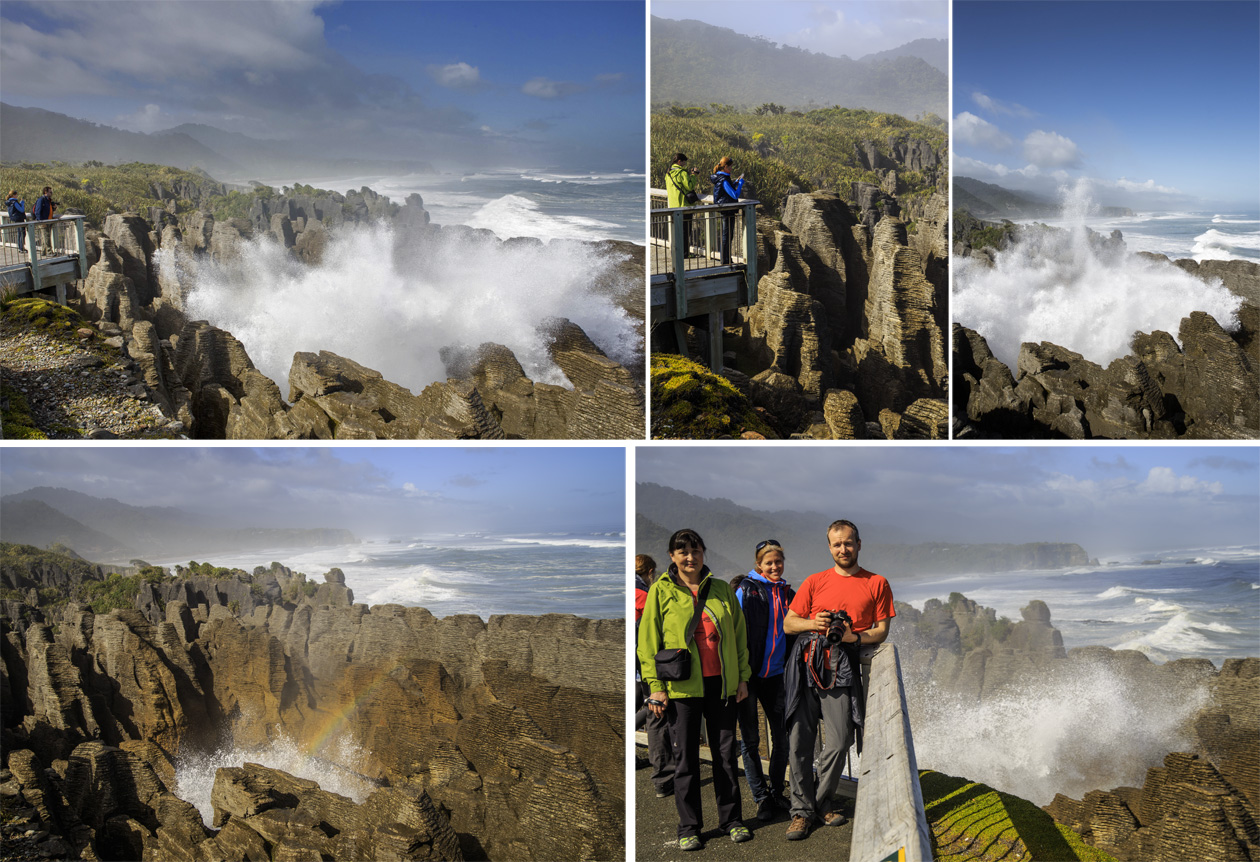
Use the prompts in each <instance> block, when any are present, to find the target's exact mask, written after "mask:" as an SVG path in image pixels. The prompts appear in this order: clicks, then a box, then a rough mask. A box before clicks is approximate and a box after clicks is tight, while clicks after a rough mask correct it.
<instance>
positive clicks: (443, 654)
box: [0, 566, 625, 860]
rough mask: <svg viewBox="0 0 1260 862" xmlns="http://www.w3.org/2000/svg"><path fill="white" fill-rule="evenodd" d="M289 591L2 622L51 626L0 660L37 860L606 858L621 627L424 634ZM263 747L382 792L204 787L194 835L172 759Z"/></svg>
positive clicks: (619, 774) (234, 782)
mask: <svg viewBox="0 0 1260 862" xmlns="http://www.w3.org/2000/svg"><path fill="white" fill-rule="evenodd" d="M32 578H38V573H37V572H33V571H32V572H26V573H24V574H23V578H22V582H23V583H27V582H30V581H31V579H32ZM303 581H304V579H303V578H302V576H300V575H296V574H295V573H292V572H290V571H289V570H288V569H285V568H284V567H283V566H272V567H271V568H270V569H262V568H260V569H258V570H256V572H255V574H254V575H253V576H252V578H250V577H246V576H244V575H243V574H240V573H238V576H237V577H234V578H210V577H205V576H198V577H191V578H184V579H180V580H177V581H175V582H173V583H163V584H157V585H148V588H147V589H145V590H142V591H141V594H140V598H139V606H138V607H137V608H136V609H134V610H127V611H120V610H115V611H111V612H110V613H108V614H99V615H97V614H92V613H90V612H88V611H86V610H85V609H83V608H82V607H80V606H76V605H73V604H71V605H66V606H62V607H61V608H59V609H58V610H56V611H55V612H52V611H47V610H40V609H30V608H27V609H25V610H22V609H20V608H11V607H8V606H6V607H5V615H6V619H8V620H13V619H21V618H23V617H24V615H25V614H33V615H34V616H35V617H37V618H43V617H44V616H45V614H48V613H53V614H54V617H53V618H49V619H43V620H42V621H40V622H36V623H35V624H33V625H30V626H28V627H27V628H26V629H15V628H13V627H12V625H6V630H5V634H4V638H3V640H2V641H0V660H2V661H0V670H2V671H3V673H2V674H0V680H2V681H3V684H4V689H3V691H4V710H3V726H2V727H0V738H2V739H3V743H4V745H3V748H4V757H5V765H7V768H8V770H9V773H10V774H11V775H12V776H14V777H15V781H16V784H15V785H14V786H13V792H14V793H16V794H17V795H18V796H19V797H20V798H21V800H23V803H22V804H24V805H28V806H32V807H33V808H34V809H35V814H34V815H33V816H35V817H36V818H37V821H38V823H37V826H38V827H39V828H40V829H44V830H47V832H49V833H51V836H52V838H55V839H56V841H58V842H60V844H58V845H57V846H58V847H59V848H61V847H63V845H64V854H63V851H62V850H61V849H58V850H56V851H54V852H53V855H64V856H66V857H67V858H69V857H73V858H79V857H80V855H81V854H85V853H95V854H96V856H95V857H92V856H83V858H127V859H145V860H166V859H189V860H193V859H196V860H215V859H224V860H227V859H242V858H272V859H276V858H321V856H322V857H323V858H337V859H384V858H397V859H452V858H461V857H464V858H510V859H525V860H528V859H540V860H541V859H577V858H590V859H607V858H620V856H621V855H622V854H623V853H624V828H625V809H624V758H623V751H624V741H625V726H624V716H623V704H624V699H623V693H622V690H621V685H620V683H619V682H617V683H616V684H613V683H614V682H616V681H618V680H620V679H621V677H622V668H623V666H624V644H625V624H624V621H622V620H588V619H580V618H577V617H572V616H564V615H547V616H541V617H518V616H503V617H495V618H493V619H491V620H490V621H489V622H488V623H487V622H483V621H482V620H481V619H479V618H477V617H473V616H454V617H449V618H446V619H437V618H435V617H434V616H433V615H432V614H430V613H429V612H428V611H426V610H424V609H422V608H404V607H400V606H397V605H384V606H378V607H372V608H369V607H367V606H365V605H362V604H354V597H353V595H352V594H351V592H350V590H349V589H348V588H347V587H346V586H345V578H344V575H342V574H341V573H340V572H339V571H336V570H333V571H330V572H329V573H328V574H327V575H326V577H325V582H324V583H323V584H320V585H319V586H318V588H316V589H313V590H312V589H304V588H303V587H306V586H308V585H306V584H304V583H303ZM14 582H15V583H16V582H17V581H16V580H15V581H14ZM50 623H55V624H56V625H55V634H54V628H53V627H52V626H51V625H50ZM574 656H580V657H581V659H580V661H575V660H574ZM281 737H283V738H285V739H287V740H291V741H292V742H293V744H296V745H299V746H301V747H303V748H304V749H305V750H306V751H307V752H308V753H309V754H311V755H312V756H315V757H323V758H328V759H332V760H337V759H338V758H339V757H341V756H342V755H341V754H339V752H342V751H345V750H346V749H345V748H343V747H342V744H343V743H344V744H348V745H349V746H350V749H351V750H356V751H358V752H360V755H359V757H358V758H357V759H356V761H355V762H353V763H347V764H345V766H347V767H348V768H351V769H353V770H355V771H357V772H358V773H359V774H360V775H362V776H363V777H365V778H366V779H368V780H370V781H373V782H375V783H377V784H378V785H380V786H381V789H378V790H377V791H376V792H375V793H373V794H372V795H370V796H369V797H368V798H367V799H366V800H364V801H363V803H362V804H361V805H355V804H354V803H353V802H352V801H351V800H348V799H344V798H342V797H337V796H335V795H334V794H331V793H326V792H324V791H322V790H320V789H319V788H317V787H315V786H314V785H313V783H312V782H308V781H303V780H301V779H296V778H293V777H291V776H284V775H283V774H280V773H274V772H273V771H271V770H264V769H262V768H261V767H254V766H248V765H247V766H243V767H240V768H238V769H235V770H223V771H221V773H220V775H219V779H218V781H217V782H216V785H215V790H214V798H213V801H214V805H215V812H216V813H215V821H214V824H213V827H214V829H206V828H205V827H203V826H202V824H201V823H200V819H199V818H198V817H197V815H196V813H195V812H191V813H190V809H189V806H187V804H186V803H185V802H183V801H181V800H178V799H177V798H175V797H174V796H172V795H171V794H170V792H169V791H170V789H171V788H172V787H173V786H174V775H175V767H174V766H173V763H175V762H176V761H177V760H178V759H179V758H180V757H182V756H184V755H191V754H196V753H198V752H209V751H211V750H214V749H216V748H219V747H221V746H227V747H233V746H235V747H237V748H240V749H251V750H265V749H266V747H267V746H269V745H270V744H272V743H273V742H274V741H275V740H277V739H278V738H281ZM58 764H61V765H60V766H59V765H58ZM7 780H8V779H7V778H5V777H4V776H3V775H0V786H7V785H5V784H4V782H5V781H7ZM558 811H560V812H563V817H561V818H557V812H558ZM214 830H218V831H217V832H216V831H214ZM50 840H52V839H50Z"/></svg>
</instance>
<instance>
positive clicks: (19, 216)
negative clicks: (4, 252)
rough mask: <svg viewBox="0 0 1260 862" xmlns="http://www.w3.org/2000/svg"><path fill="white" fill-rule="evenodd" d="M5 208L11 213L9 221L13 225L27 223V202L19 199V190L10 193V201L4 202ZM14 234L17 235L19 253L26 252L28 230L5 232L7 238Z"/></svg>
mask: <svg viewBox="0 0 1260 862" xmlns="http://www.w3.org/2000/svg"><path fill="white" fill-rule="evenodd" d="M4 205H5V208H6V209H8V211H9V221H10V222H12V223H13V224H21V223H22V222H24V221H26V201H24V200H19V199H18V193H17V189H14V190H13V191H11V192H9V199H8V200H6V201H5V202H4ZM13 234H17V245H18V251H26V229H25V228H23V229H22V230H16V231H12V230H11V231H5V237H6V238H8V237H10V236H12V235H13Z"/></svg>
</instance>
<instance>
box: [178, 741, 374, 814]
mask: <svg viewBox="0 0 1260 862" xmlns="http://www.w3.org/2000/svg"><path fill="white" fill-rule="evenodd" d="M325 749H326V750H325V752H324V753H325V755H326V756H324V757H314V756H312V755H311V754H309V753H308V752H306V751H305V750H304V749H303V748H302V746H300V745H299V744H298V743H296V742H295V741H293V740H292V739H290V738H289V737H287V736H282V737H280V738H279V739H276V740H275V741H274V742H272V743H271V744H270V745H268V746H266V747H265V748H249V749H247V748H236V747H223V748H220V749H218V750H216V751H213V752H211V753H209V754H196V755H185V756H182V757H180V758H179V759H178V760H177V761H176V762H175V788H174V791H175V795H176V796H178V797H179V798H180V799H183V800H184V801H185V802H189V803H191V804H192V805H193V806H194V807H195V808H196V809H197V811H199V812H200V813H201V819H202V821H203V822H204V823H205V824H206V825H207V826H209V825H210V824H211V822H212V820H213V819H214V806H213V804H212V803H211V801H210V793H211V791H212V790H213V789H214V777H215V774H216V773H217V772H218V771H219V770H220V769H221V768H223V767H228V766H244V765H245V764H246V763H257V764H260V765H262V766H266V767H268V768H269V769H279V770H281V771H283V772H287V773H289V774H290V775H295V776H297V777H298V778H305V779H307V780H309V781H314V782H316V783H317V784H319V786H320V789H321V790H327V791H329V792H331V793H337V794H340V795H342V796H347V797H349V798H351V799H353V800H354V801H355V802H359V803H361V802H363V801H364V800H365V799H367V797H368V795H369V794H371V792H372V791H373V790H375V789H376V785H375V784H373V783H372V782H371V781H370V780H368V779H367V778H365V777H363V776H362V775H360V774H359V773H358V772H357V771H356V770H357V769H358V768H359V767H360V765H361V763H362V760H363V752H362V751H361V750H360V749H359V747H358V746H357V745H355V744H354V743H353V742H352V741H350V740H348V739H344V738H343V739H339V740H337V741H336V742H334V743H332V744H331V745H329V746H326V747H325Z"/></svg>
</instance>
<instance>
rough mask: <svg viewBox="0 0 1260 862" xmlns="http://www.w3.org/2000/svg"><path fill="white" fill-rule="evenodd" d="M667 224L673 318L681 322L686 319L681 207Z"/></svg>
mask: <svg viewBox="0 0 1260 862" xmlns="http://www.w3.org/2000/svg"><path fill="white" fill-rule="evenodd" d="M669 223H670V234H671V239H670V244H669V252H670V258H671V260H672V263H671V264H670V265H671V266H672V267H673V269H674V316H675V317H676V318H678V319H679V320H683V319H685V318H686V317H687V238H686V229H685V227H684V222H683V211H682V208H681V207H679V208H678V209H676V210H674V211H673V212H672V213H670V214H669ZM680 238H681V239H682V241H681V242H679V239H680Z"/></svg>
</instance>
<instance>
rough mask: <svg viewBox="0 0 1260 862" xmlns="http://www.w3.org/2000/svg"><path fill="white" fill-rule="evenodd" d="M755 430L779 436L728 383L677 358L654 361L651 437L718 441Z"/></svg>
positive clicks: (659, 356) (661, 355)
mask: <svg viewBox="0 0 1260 862" xmlns="http://www.w3.org/2000/svg"><path fill="white" fill-rule="evenodd" d="M747 431H752V432H755V433H757V434H760V435H762V436H764V437H775V436H776V435H775V433H774V431H773V430H771V428H770V426H769V425H767V424H766V423H765V422H764V421H763V420H762V419H761V417H760V416H758V415H757V412H756V410H754V409H753V406H752V404H750V403H749V401H748V399H747V398H746V397H745V396H744V395H743V394H742V393H741V392H740V391H739V390H738V389H736V388H735V387H734V386H733V385H732V384H731V382H730V381H729V380H727V379H726V378H725V377H722V376H720V375H717V374H714V373H712V372H711V371H709V370H708V369H707V368H705V367H704V366H703V365H700V364H698V363H696V362H692V361H691V360H690V359H686V358H684V357H682V356H677V355H674V354H664V353H657V354H653V356H652V437H653V438H654V439H658V440H660V439H670V440H679V439H685V440H716V439H719V438H726V437H738V436H739V435H741V434H743V433H744V432H747Z"/></svg>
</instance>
